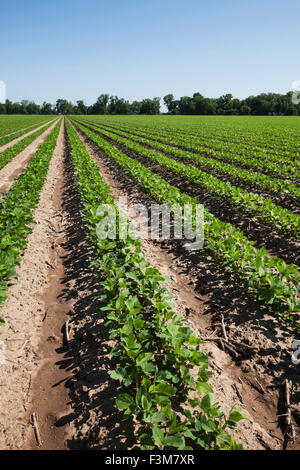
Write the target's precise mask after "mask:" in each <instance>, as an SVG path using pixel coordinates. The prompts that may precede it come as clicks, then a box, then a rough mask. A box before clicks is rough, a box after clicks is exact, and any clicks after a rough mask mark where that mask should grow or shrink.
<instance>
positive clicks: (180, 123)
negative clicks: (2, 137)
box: [87, 116, 300, 159]
mask: <svg viewBox="0 0 300 470" xmlns="http://www.w3.org/2000/svg"><path fill="white" fill-rule="evenodd" d="M87 118H89V117H87ZM92 119H95V116H93V118H92ZM96 119H97V120H99V121H100V122H106V123H108V124H109V123H110V122H111V123H112V124H117V125H120V124H121V125H124V124H126V125H130V126H131V127H132V126H136V127H139V128H141V127H143V128H144V130H146V131H148V130H149V131H151V130H156V131H157V130H158V131H165V132H169V133H173V134H174V133H180V135H190V136H193V137H195V138H197V137H200V138H201V139H202V138H204V139H207V140H208V141H210V140H212V141H214V140H215V141H221V142H222V141H224V142H231V143H232V144H238V145H240V144H242V145H245V146H246V147H248V148H249V147H250V148H251V150H252V151H255V150H261V151H262V152H270V151H271V152H272V153H277V154H279V155H283V156H286V157H288V158H291V159H294V158H296V157H297V156H299V152H300V148H299V143H298V142H299V137H300V133H299V126H298V125H297V120H298V118H297V117H296V118H274V117H271V118H268V117H263V118H260V117H255V118H253V117H249V118H246V117H245V116H243V117H238V118H230V117H229V116H226V117H221V116H218V117H211V116H209V117H208V116H202V117H199V116H198V117H195V116H192V117H188V116H184V117H182V116H177V117H175V116H172V117H171V118H170V117H169V116H166V117H163V116H160V117H159V118H156V117H150V116H149V117H146V116H145V117H142V118H141V117H140V116H139V117H138V118H137V117H133V116H130V117H128V118H125V117H124V116H122V117H117V116H114V117H113V118H112V117H109V116H105V118H104V119H103V116H102V117H99V118H98V117H96ZM276 119H277V120H276Z"/></svg>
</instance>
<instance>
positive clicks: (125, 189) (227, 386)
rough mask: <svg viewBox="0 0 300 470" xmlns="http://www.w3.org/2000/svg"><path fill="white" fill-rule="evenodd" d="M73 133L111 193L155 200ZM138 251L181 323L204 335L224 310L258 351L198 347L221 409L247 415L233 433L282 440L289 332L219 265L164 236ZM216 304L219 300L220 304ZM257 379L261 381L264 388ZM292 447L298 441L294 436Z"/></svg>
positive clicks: (230, 326) (235, 330)
mask: <svg viewBox="0 0 300 470" xmlns="http://www.w3.org/2000/svg"><path fill="white" fill-rule="evenodd" d="M78 134H79V135H80V137H81V139H82V141H83V142H84V143H85V145H86V148H87V149H88V151H89V153H90V155H91V156H92V158H93V160H94V162H95V163H96V164H97V165H98V166H99V169H100V172H101V175H102V176H103V178H104V181H105V182H106V184H108V185H109V186H110V188H111V190H112V192H113V193H114V194H115V195H116V196H117V197H120V196H127V197H128V202H129V204H136V203H143V204H145V205H149V203H151V202H153V201H152V200H151V198H149V196H148V195H146V194H145V193H143V191H141V190H140V189H139V188H138V187H136V185H135V184H134V183H133V182H132V180H131V179H130V178H129V177H127V176H125V175H124V173H122V171H121V170H120V169H119V167H118V166H117V165H116V164H115V163H114V162H112V161H111V160H110V159H109V158H108V157H107V156H105V155H104V154H103V152H101V151H100V150H99V149H98V148H97V147H96V146H95V145H93V144H92V142H91V141H89V139H88V138H87V137H85V136H84V134H82V133H81V132H78ZM128 216H129V218H130V215H128ZM143 251H144V254H145V256H146V258H147V259H148V261H149V262H150V263H151V264H153V265H154V266H157V267H158V268H159V270H160V272H162V274H164V275H166V276H168V277H170V279H171V283H170V285H169V289H170V290H171V291H172V293H173V295H174V301H175V305H176V308H177V310H178V311H179V312H180V313H182V314H185V315H186V314H187V315H188V317H187V323H188V324H189V326H190V327H191V328H193V329H194V330H196V331H200V332H201V334H202V335H209V334H211V333H212V331H213V330H214V331H215V332H218V331H219V330H220V327H219V326H218V322H220V313H224V316H225V319H226V320H225V321H226V324H227V330H228V336H229V337H230V338H232V339H237V340H240V341H243V342H245V343H247V344H250V345H255V346H258V347H259V350H260V352H259V354H257V355H256V357H254V358H251V359H250V358H246V357H240V358H239V359H238V360H233V359H232V358H231V356H230V355H229V354H226V353H225V352H223V351H222V350H220V349H219V348H218V347H217V346H216V345H215V343H207V344H206V345H205V346H204V351H205V352H206V353H207V354H208V355H209V356H210V358H211V359H212V364H213V366H214V367H215V370H216V374H215V375H214V376H213V378H212V380H211V383H212V385H213V388H214V391H216V396H217V398H218V400H219V401H220V403H221V404H222V408H223V409H225V410H228V408H229V407H230V406H232V405H233V404H234V403H237V404H238V406H240V407H242V408H243V409H244V411H246V413H247V416H248V418H249V421H247V422H245V423H243V424H241V426H239V432H238V436H239V439H240V440H242V441H243V442H244V444H245V447H246V448H248V449H256V448H268V446H270V448H272V449H279V448H283V447H285V446H286V442H285V439H284V426H283V423H282V422H280V421H278V418H277V414H280V410H282V407H283V402H282V394H281V392H280V390H279V389H278V387H277V385H278V384H280V383H281V381H282V380H283V378H285V377H289V378H292V381H293V387H294V388H293V391H294V403H295V402H297V395H298V393H299V380H298V379H297V371H292V370H291V369H292V367H291V359H290V349H289V348H290V342H291V340H292V337H293V332H292V331H289V332H287V331H281V329H280V328H278V325H276V324H274V322H273V319H272V318H270V317H268V316H267V315H266V314H265V313H264V312H260V310H259V307H258V306H257V305H255V304H254V303H251V302H250V303H247V302H246V301H245V298H244V296H243V294H241V293H240V292H239V291H238V290H237V289H236V286H234V285H232V283H231V282H230V279H228V277H226V276H224V273H220V272H218V270H217V269H216V267H215V266H214V265H213V263H212V262H211V260H210V259H207V257H205V256H202V258H201V256H200V257H199V256H198V255H195V254H191V255H189V254H188V253H187V252H184V250H182V248H180V247H178V245H177V247H176V246H175V247H174V246H170V244H168V243H167V242H159V241H156V242H155V241H150V240H143ZM199 277H200V279H199ZM224 291H225V292H224ZM226 297H227V298H226ZM228 297H229V298H228ZM221 305H224V307H223V310H221V309H220V306H221ZM227 308H228V311H227ZM259 325H261V327H259ZM220 366H221V369H219V367H220ZM275 371H276V372H275ZM257 381H258V382H257ZM258 383H259V384H261V385H262V387H263V389H264V391H263V392H262V390H261V388H260V386H259V385H258ZM241 402H242V403H241ZM297 413H298V412H297ZM297 413H295V416H296V417H297ZM275 436H276V437H275ZM297 446H298V448H299V447H300V443H299V442H298V444H296V447H297Z"/></svg>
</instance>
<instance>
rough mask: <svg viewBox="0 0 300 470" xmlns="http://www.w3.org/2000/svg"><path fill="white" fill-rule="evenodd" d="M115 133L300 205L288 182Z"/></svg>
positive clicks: (295, 188)
mask: <svg viewBox="0 0 300 470" xmlns="http://www.w3.org/2000/svg"><path fill="white" fill-rule="evenodd" d="M81 122H85V123H87V124H89V125H91V124H93V125H96V127H98V128H101V129H105V130H111V129H110V128H107V126H104V125H99V124H95V123H94V122H90V121H81ZM115 132H117V133H118V134H120V135H122V136H124V137H127V136H128V137H129V138H130V139H132V140H134V141H136V142H141V143H142V144H145V145H147V146H149V147H152V148H153V149H157V150H161V151H163V152H165V153H166V154H170V155H174V156H175V157H178V158H180V159H182V160H185V161H191V162H195V163H196V164H198V165H201V168H204V169H207V170H208V171H214V172H217V173H218V174H220V175H227V176H230V178H232V179H234V180H236V181H240V182H242V183H246V184H248V185H252V186H254V187H256V188H258V189H264V190H266V191H268V192H270V193H272V194H273V193H274V194H277V195H278V196H282V197H284V198H286V199H289V200H290V201H292V202H295V203H296V204H298V205H300V188H299V187H298V186H296V185H295V184H294V183H291V182H290V181H284V180H281V179H277V178H270V177H269V176H268V175H265V174H263V173H260V172H255V171H251V172H250V171H249V170H244V169H242V168H239V167H237V166H235V165H231V164H229V163H225V162H221V161H219V160H214V159H212V158H207V157H203V156H202V155H199V154H198V153H192V152H188V151H185V150H182V149H180V148H178V147H173V146H171V145H167V144H163V143H161V142H158V141H157V140H153V139H149V138H145V137H140V136H138V135H136V134H132V133H130V131H126V132H124V131H121V130H115Z"/></svg>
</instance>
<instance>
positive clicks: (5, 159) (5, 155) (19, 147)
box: [0, 122, 53, 170]
mask: <svg viewBox="0 0 300 470" xmlns="http://www.w3.org/2000/svg"><path fill="white" fill-rule="evenodd" d="M52 124H53V123H52V122H51V123H49V124H47V125H46V126H45V127H42V129H39V130H37V131H36V132H34V133H33V134H30V135H29V136H27V137H25V138H24V139H22V140H20V142H18V143H17V144H15V145H13V146H12V147H9V148H8V149H6V150H4V151H3V152H1V153H0V170H1V169H2V168H3V167H4V166H5V165H7V163H9V162H10V161H11V160H12V159H13V158H15V157H16V156H17V155H18V154H19V153H20V152H22V151H23V150H24V149H25V148H26V147H27V146H28V145H29V144H31V142H33V141H34V140H35V139H36V138H37V137H39V136H40V135H41V134H42V133H43V132H45V131H46V129H48V128H49V127H50V126H51V125H52Z"/></svg>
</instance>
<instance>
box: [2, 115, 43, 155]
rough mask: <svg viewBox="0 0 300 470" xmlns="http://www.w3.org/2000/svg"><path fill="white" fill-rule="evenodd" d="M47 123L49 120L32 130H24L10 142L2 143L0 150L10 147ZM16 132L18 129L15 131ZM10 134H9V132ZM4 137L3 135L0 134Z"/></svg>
mask: <svg viewBox="0 0 300 470" xmlns="http://www.w3.org/2000/svg"><path fill="white" fill-rule="evenodd" d="M47 124H49V122H45V123H44V124H42V125H41V126H39V127H36V128H35V129H33V130H32V131H30V132H26V134H23V135H21V136H20V137H17V139H14V140H11V141H10V142H8V143H7V144H5V145H2V146H1V147H0V152H4V150H6V149H8V148H10V147H12V146H13V145H15V144H17V143H18V142H20V140H22V139H24V138H25V137H28V136H29V135H31V134H33V133H34V132H36V131H38V130H39V129H41V128H42V127H44V126H46V125H47ZM17 132H18V131H17ZM9 135H10V134H9ZM2 137H4V136H2Z"/></svg>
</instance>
